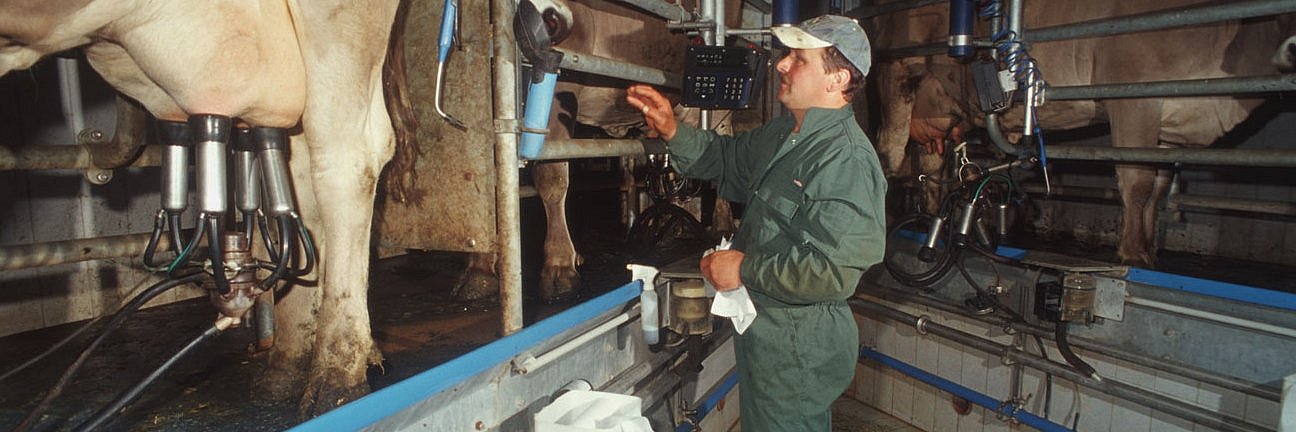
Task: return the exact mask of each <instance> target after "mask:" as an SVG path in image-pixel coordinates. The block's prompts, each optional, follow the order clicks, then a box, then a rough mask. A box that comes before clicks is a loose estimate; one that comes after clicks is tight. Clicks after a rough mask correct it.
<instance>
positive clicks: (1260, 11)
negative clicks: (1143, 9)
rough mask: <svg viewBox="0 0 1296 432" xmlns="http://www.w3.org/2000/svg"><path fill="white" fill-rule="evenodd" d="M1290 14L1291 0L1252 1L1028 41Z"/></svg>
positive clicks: (1043, 31) (1052, 30) (1049, 32)
mask: <svg viewBox="0 0 1296 432" xmlns="http://www.w3.org/2000/svg"><path fill="white" fill-rule="evenodd" d="M1290 12H1296V2H1292V1H1291V0H1251V1H1244V2H1237V3H1229V4H1213V5H1209V6H1200V7H1194V8H1187V9H1174V10H1164V11H1157V12H1149V13H1142V14H1136V15H1128V16H1122V17H1116V18H1107V19H1101V20H1092V21H1082V22H1078V23H1071V24H1062V25H1056V26H1052V27H1044V28H1040V29H1032V30H1031V37H1030V38H1029V41H1031V42H1048V41H1056V40H1066V39H1080V38H1089V37H1099V36H1111V35H1117V34H1125V33H1135V32H1142V31H1150V30H1163V29H1168V28H1175V27H1186V26H1192V25H1198V24H1208V23H1213V22H1219V21H1228V20H1236V19H1247V18H1256V17H1262V16H1269V15H1279V14H1285V13H1290Z"/></svg>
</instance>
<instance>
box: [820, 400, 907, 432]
mask: <svg viewBox="0 0 1296 432" xmlns="http://www.w3.org/2000/svg"><path fill="white" fill-rule="evenodd" d="M833 432H922V429H918V428H915V427H913V426H910V425H909V423H905V422H904V421H901V420H900V419H898V418H895V417H892V416H890V415H888V414H886V413H883V412H881V411H878V410H876V409H874V408H873V407H871V406H868V405H865V404H864V403H863V402H860V401H857V400H855V399H852V398H849V397H846V396H842V397H841V398H838V399H837V401H836V402H833Z"/></svg>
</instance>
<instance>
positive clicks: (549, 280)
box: [532, 162, 581, 300]
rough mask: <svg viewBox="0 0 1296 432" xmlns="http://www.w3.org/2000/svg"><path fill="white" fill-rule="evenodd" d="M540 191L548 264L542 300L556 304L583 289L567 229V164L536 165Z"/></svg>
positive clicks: (542, 282)
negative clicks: (544, 220)
mask: <svg viewBox="0 0 1296 432" xmlns="http://www.w3.org/2000/svg"><path fill="white" fill-rule="evenodd" d="M532 176H534V177H535V185H536V190H537V191H538V192H539V193H540V201H541V202H542V203H543V204H544V211H545V218H546V221H547V222H546V224H545V241H544V264H543V265H542V266H541V268H540V286H539V290H540V293H539V294H540V297H541V298H543V299H545V300H556V299H560V298H563V297H567V296H569V295H571V294H573V293H575V291H576V289H577V288H579V287H580V274H579V273H577V272H576V266H579V265H580V264H581V262H580V261H581V257H580V255H578V254H577V253H576V246H575V245H574V244H572V239H571V232H570V231H568V229H567V210H566V205H567V186H568V184H569V183H570V180H569V177H568V164H567V162H546V163H539V164H536V165H535V167H534V168H533V171H532Z"/></svg>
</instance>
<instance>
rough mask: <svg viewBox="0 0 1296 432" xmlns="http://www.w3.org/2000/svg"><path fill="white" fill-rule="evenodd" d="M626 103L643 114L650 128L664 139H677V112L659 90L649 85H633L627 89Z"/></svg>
mask: <svg viewBox="0 0 1296 432" xmlns="http://www.w3.org/2000/svg"><path fill="white" fill-rule="evenodd" d="M626 102H629V103H630V106H633V107H635V108H637V109H639V110H640V111H642V112H643V116H644V121H646V122H647V123H648V128H649V129H652V131H653V132H656V133H657V135H658V136H660V137H661V138H662V139H664V140H666V141H670V140H671V138H675V110H674V109H672V107H671V102H670V100H668V99H666V97H665V96H662V94H661V93H660V92H658V91H657V89H654V88H652V86H650V85H647V84H633V85H631V86H630V87H629V88H627V89H626Z"/></svg>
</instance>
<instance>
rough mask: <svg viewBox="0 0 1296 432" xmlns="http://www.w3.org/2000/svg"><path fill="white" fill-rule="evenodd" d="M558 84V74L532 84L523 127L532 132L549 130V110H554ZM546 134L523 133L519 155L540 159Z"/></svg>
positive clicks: (548, 74) (550, 74)
mask: <svg viewBox="0 0 1296 432" xmlns="http://www.w3.org/2000/svg"><path fill="white" fill-rule="evenodd" d="M557 83H558V74H556V73H547V74H544V79H542V80H540V82H538V83H537V82H533V83H531V85H530V87H528V88H527V100H526V113H524V115H523V117H522V126H523V127H525V128H527V129H530V130H546V129H549V110H550V109H551V108H553V95H554V84H557ZM544 139H545V136H544V134H540V133H535V132H526V131H523V132H522V143H521V144H520V145H519V146H518V155H519V156H522V158H524V159H535V158H537V157H540V150H543V149H544Z"/></svg>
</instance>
